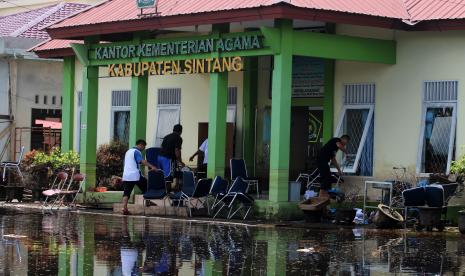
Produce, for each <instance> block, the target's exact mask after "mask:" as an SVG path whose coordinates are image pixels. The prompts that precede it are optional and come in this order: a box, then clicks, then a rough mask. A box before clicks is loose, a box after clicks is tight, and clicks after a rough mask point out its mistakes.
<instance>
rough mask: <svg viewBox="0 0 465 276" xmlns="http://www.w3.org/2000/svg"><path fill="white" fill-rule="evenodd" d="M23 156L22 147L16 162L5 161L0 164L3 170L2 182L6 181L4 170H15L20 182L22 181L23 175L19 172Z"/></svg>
mask: <svg viewBox="0 0 465 276" xmlns="http://www.w3.org/2000/svg"><path fill="white" fill-rule="evenodd" d="M23 155H24V146H23V147H21V151H20V154H19V157H18V160H17V161H5V162H2V163H0V167H1V168H2V169H3V182H5V181H6V170H7V169H15V170H16V171H17V172H18V174H19V176H20V177H21V180H22V179H23V173H22V172H21V168H20V166H21V161H22V160H23Z"/></svg>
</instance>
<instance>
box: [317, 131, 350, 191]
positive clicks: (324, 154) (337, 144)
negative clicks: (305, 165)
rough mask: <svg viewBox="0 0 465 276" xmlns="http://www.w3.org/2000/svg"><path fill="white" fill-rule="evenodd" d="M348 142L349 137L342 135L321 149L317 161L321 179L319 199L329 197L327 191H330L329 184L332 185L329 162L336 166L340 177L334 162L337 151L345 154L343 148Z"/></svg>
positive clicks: (335, 161) (339, 168)
mask: <svg viewBox="0 0 465 276" xmlns="http://www.w3.org/2000/svg"><path fill="white" fill-rule="evenodd" d="M349 140H350V137H349V136H348V135H342V136H341V138H337V137H336V138H332V139H331V140H329V141H328V143H326V144H325V145H324V146H323V147H322V148H321V151H320V154H319V155H318V159H317V166H318V171H319V172H320V178H321V185H320V197H329V194H328V190H330V189H331V184H333V183H332V182H333V180H332V176H331V169H330V167H329V163H330V162H331V163H332V164H334V166H336V169H337V171H338V174H339V175H340V176H342V171H341V167H340V166H339V164H338V163H337V160H336V153H337V151H338V150H341V151H342V152H344V153H345V152H346V151H345V146H346V145H347V143H348V142H349Z"/></svg>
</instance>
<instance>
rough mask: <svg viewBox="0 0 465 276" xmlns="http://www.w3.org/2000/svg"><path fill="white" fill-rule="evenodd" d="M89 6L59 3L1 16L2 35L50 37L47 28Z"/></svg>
mask: <svg viewBox="0 0 465 276" xmlns="http://www.w3.org/2000/svg"><path fill="white" fill-rule="evenodd" d="M87 7H89V5H85V4H75V3H59V4H56V5H52V6H47V7H44V8H39V9H35V10H30V11H26V12H21V13H16V14H12V15H7V16H3V17H0V36H3V37H5V36H8V37H24V38H31V39H48V38H50V36H49V35H48V33H47V32H46V30H45V28H46V27H48V26H50V25H53V24H55V23H56V22H59V21H60V20H63V19H65V18H67V17H68V16H70V15H73V14H75V13H77V12H79V11H82V10H84V9H85V8H87Z"/></svg>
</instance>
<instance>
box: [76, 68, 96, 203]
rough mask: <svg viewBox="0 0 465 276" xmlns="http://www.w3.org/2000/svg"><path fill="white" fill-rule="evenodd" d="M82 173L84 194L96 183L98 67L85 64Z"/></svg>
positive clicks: (82, 107)
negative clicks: (83, 176) (84, 177)
mask: <svg viewBox="0 0 465 276" xmlns="http://www.w3.org/2000/svg"><path fill="white" fill-rule="evenodd" d="M81 112H82V115H81V164H80V168H81V173H84V174H86V181H85V183H84V188H83V191H84V194H85V193H86V191H87V190H88V188H90V187H95V185H96V168H97V159H96V152H97V114H98V67H96V66H84V68H83V82H82V106H81Z"/></svg>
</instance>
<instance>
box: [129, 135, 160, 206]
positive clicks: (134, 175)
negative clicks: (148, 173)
mask: <svg viewBox="0 0 465 276" xmlns="http://www.w3.org/2000/svg"><path fill="white" fill-rule="evenodd" d="M146 146H147V143H146V142H145V141H144V140H141V139H140V140H137V142H136V146H135V147H133V148H131V149H129V150H128V151H127V152H126V154H125V156H124V171H123V188H124V194H123V214H124V215H129V211H128V200H129V197H130V196H131V193H132V190H133V189H134V186H136V185H137V187H139V189H140V190H141V191H142V193H145V192H146V191H147V179H146V178H145V177H144V176H142V173H141V171H140V165H141V164H142V165H144V166H147V167H149V168H150V170H156V169H157V167H155V166H153V165H152V164H150V163H149V162H147V160H144V158H143V157H142V151H144V150H145V147H146Z"/></svg>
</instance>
